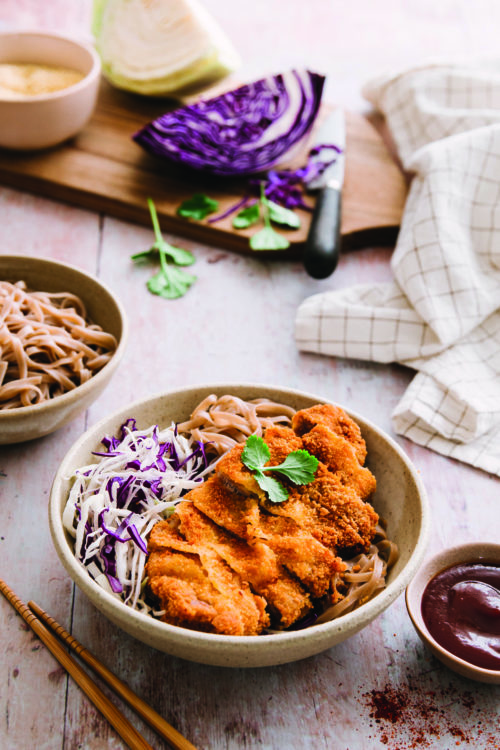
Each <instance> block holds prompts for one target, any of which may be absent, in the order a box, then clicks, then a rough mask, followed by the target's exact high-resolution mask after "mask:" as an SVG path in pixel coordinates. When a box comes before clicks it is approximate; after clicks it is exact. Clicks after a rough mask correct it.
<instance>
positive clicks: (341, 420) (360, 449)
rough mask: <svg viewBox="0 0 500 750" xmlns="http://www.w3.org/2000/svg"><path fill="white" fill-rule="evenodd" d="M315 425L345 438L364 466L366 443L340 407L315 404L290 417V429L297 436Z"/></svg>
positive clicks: (357, 426) (354, 423) (357, 427)
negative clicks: (322, 426) (326, 428)
mask: <svg viewBox="0 0 500 750" xmlns="http://www.w3.org/2000/svg"><path fill="white" fill-rule="evenodd" d="M316 425H324V426H325V427H328V428H329V429H330V430H332V432H334V433H335V434H336V435H340V436H341V437H343V438H345V439H346V440H347V441H348V442H349V443H351V445H352V446H353V448H354V452H355V454H356V458H357V459H358V461H359V463H360V464H361V465H363V464H364V462H365V458H366V443H365V441H364V439H363V437H362V435H361V430H360V428H359V425H358V424H356V422H355V421H354V420H353V419H351V417H350V416H349V415H348V414H347V413H346V412H345V411H344V410H343V409H341V408H340V406H334V405H333V404H316V405H315V406H311V407H310V408H309V409H301V410H300V411H298V412H296V413H295V414H294V416H293V417H292V429H293V430H294V431H295V432H296V433H297V435H300V436H303V435H305V434H306V433H307V432H310V431H311V430H312V429H313V427H315V426H316Z"/></svg>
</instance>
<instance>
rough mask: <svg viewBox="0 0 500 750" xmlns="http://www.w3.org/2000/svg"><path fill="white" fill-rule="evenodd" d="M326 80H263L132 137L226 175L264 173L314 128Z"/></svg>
mask: <svg viewBox="0 0 500 750" xmlns="http://www.w3.org/2000/svg"><path fill="white" fill-rule="evenodd" d="M324 81H325V78H324V76H322V75H319V74H317V73H313V72H311V71H308V70H292V71H289V72H288V73H284V74H279V75H273V76H269V77H267V78H262V79H260V80H258V81H254V82H253V83H249V84H246V85H244V86H240V87H239V88H237V89H235V90H233V91H228V92H227V93H225V94H222V95H220V96H216V97H214V98H213V99H208V100H206V101H200V102H197V103H196V104H192V105H189V106H186V107H180V108H179V109H176V110H174V111H173V112H166V113H165V114H163V115H161V116H160V117H158V118H157V119H156V120H153V121H152V122H151V123H149V124H148V125H146V126H145V127H144V128H142V130H140V131H139V132H138V133H136V134H135V135H134V136H133V138H134V140H135V141H136V142H137V143H138V144H139V145H141V146H142V147H143V148H144V149H145V150H146V151H148V152H149V153H151V154H153V155H154V156H159V157H163V158H165V159H168V160H170V161H174V162H177V163H179V164H183V165H185V166H187V167H192V168H194V169H201V170H204V171H207V172H210V173H211V174H216V175H223V176H235V175H246V174H252V173H255V172H263V171H265V170H267V169H269V168H270V167H271V166H272V165H273V164H275V163H276V162H278V161H279V160H280V159H281V158H282V157H283V156H284V155H285V154H286V153H287V151H288V150H289V149H290V148H291V147H292V146H293V145H294V144H295V143H297V142H298V141H299V140H300V139H301V138H302V137H303V136H304V135H305V134H306V133H308V132H309V130H310V129H311V127H312V125H313V123H314V121H315V119H316V116H317V114H318V110H319V105H320V102H321V96H322V93H323V86H324Z"/></svg>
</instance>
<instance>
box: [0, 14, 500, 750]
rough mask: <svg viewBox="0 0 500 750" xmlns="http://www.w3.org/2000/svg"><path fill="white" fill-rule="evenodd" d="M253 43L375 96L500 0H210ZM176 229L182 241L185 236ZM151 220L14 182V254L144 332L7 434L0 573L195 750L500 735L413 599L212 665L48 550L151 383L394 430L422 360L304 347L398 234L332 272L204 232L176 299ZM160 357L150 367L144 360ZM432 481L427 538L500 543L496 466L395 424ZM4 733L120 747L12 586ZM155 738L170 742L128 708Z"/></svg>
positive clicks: (489, 693) (13, 744)
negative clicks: (320, 411) (97, 295)
mask: <svg viewBox="0 0 500 750" xmlns="http://www.w3.org/2000/svg"><path fill="white" fill-rule="evenodd" d="M206 5H207V6H208V7H209V8H210V9H211V10H212V11H213V13H214V14H215V15H216V16H217V17H218V18H219V19H220V21H221V22H222V23H223V24H224V26H225V28H226V30H227V31H228V32H229V33H230V34H231V36H232V38H233V39H234V42H235V44H236V46H237V47H238V49H239V51H240V53H241V55H242V58H243V67H242V69H241V71H240V77H241V78H242V79H248V80H250V79H251V78H252V77H255V76H258V75H259V74H262V73H266V72H268V71H279V70H284V69H286V68H288V67H291V66H294V65H295V66H299V65H307V66H309V67H310V68H312V69H316V70H319V71H322V72H325V73H327V74H328V85H327V89H326V97H327V99H328V100H330V101H332V102H336V103H340V104H342V105H344V106H346V107H348V108H351V109H358V110H361V109H362V108H363V107H364V104H363V100H362V98H361V94H360V87H361V85H362V83H363V81H364V80H365V79H367V78H368V77H369V76H371V75H372V74H373V73H375V72H376V71H377V70H379V69H382V68H385V67H387V66H394V65H396V66H398V65H407V64H410V63H412V62H415V61H419V60H422V59H424V58H427V57H428V56H430V55H432V56H436V55H440V56H447V55H452V54H453V55H457V54H464V53H465V54H476V53H486V54H488V53H490V54H495V53H497V51H498V27H499V22H500V6H499V5H498V3H497V2H496V1H495V0H478V1H477V2H475V3H471V2H468V1H467V0H441V1H440V2H436V0H378V2H376V3H374V2H371V1H370V0H357V2H354V3H352V2H351V3H342V4H341V3H335V2H333V0H329V1H328V0H308V2H303V1H301V0H288V1H287V2H284V0H280V1H279V0H252V2H251V3H248V4H242V3H235V2H234V1H231V0H206ZM88 18H89V6H88V3H87V2H84V0H72V2H71V3H69V2H67V0H66V1H65V0H47V2H45V3H39V2H36V0H2V3H1V4H0V23H1V24H2V25H12V24H18V25H21V26H24V27H34V26H41V27H45V28H58V29H61V30H64V29H65V30H68V31H73V32H74V31H77V32H80V33H84V32H85V31H86V29H87V27H88ZM172 239H173V240H176V241H178V242H181V243H182V240H180V239H178V238H172ZM151 241H152V233H151V231H149V230H147V229H145V228H140V227H137V226H133V225H129V224H127V223H125V222H122V221H117V220H114V219H111V218H109V217H106V216H100V215H98V214H94V213H90V212H87V211H82V210H78V209H76V208H74V207H70V206H67V205H63V204H59V203H54V202H51V201H49V200H46V199H44V198H43V197H35V196H33V195H28V194H24V193H22V192H17V191H14V190H11V189H7V188H2V187H0V252H2V253H22V254H26V255H41V256H48V257H52V258H55V259H59V260H64V261H69V262H71V263H74V264H76V265H78V266H80V267H82V268H83V269H85V270H86V271H88V272H90V273H93V274H96V275H97V276H98V277H99V278H101V279H103V280H104V281H105V282H106V283H107V284H109V285H110V286H111V287H112V288H113V289H114V290H115V291H116V292H117V294H118V295H119V296H120V298H121V299H122V300H123V302H124V303H125V304H126V305H128V309H129V317H130V329H131V330H130V342H129V345H128V350H127V353H126V356H125V360H124V362H123V364H122V366H121V368H120V371H119V374H117V376H116V377H115V379H114V381H113V383H112V385H111V386H110V387H109V388H108V390H107V391H106V392H105V394H104V395H103V396H102V397H101V398H100V399H99V401H98V402H96V403H95V404H94V406H93V407H92V408H91V409H90V410H89V411H88V412H87V413H86V414H84V415H82V416H81V417H79V418H78V419H76V420H75V421H74V422H73V423H72V424H71V425H69V426H68V427H67V428H65V429H62V430H61V431H59V432H58V433H56V434H54V435H52V436H49V437H47V438H45V439H42V440H39V441H37V442H34V443H27V444H24V445H20V446H12V447H0V514H1V516H0V518H1V527H0V576H1V577H3V578H4V579H5V580H6V581H7V582H8V583H9V585H10V586H11V587H12V588H13V589H14V590H15V591H16V592H17V593H18V595H19V596H20V597H21V598H22V599H23V600H25V601H27V600H28V599H31V598H32V599H34V600H36V601H37V602H38V603H39V604H41V605H42V606H43V607H44V608H45V609H46V610H47V611H49V612H50V613H51V614H52V615H53V616H54V617H56V619H57V620H58V621H59V622H61V623H62V624H64V625H65V626H66V627H67V629H68V630H71V631H72V632H73V633H74V634H75V635H76V637H77V638H79V639H80V640H81V641H82V642H83V643H84V644H85V645H86V646H87V647H89V648H90V649H91V650H92V651H93V652H94V653H95V654H96V655H97V656H98V657H99V658H101V659H102V661H104V662H105V663H106V664H107V665H108V666H109V667H110V668H111V669H113V670H114V671H115V672H116V673H117V674H118V675H119V676H120V677H121V678H122V679H124V680H126V681H127V682H128V683H129V684H130V686H131V687H132V688H133V689H134V690H135V691H136V692H137V693H138V694H139V695H140V696H141V697H143V698H144V699H145V700H146V701H148V702H149V703H150V704H151V705H152V706H153V707H154V708H155V709H156V710H157V711H159V712H160V713H161V714H162V715H163V716H164V717H165V718H166V719H167V720H168V721H169V722H170V723H172V724H173V725H175V726H176V728H177V729H178V730H179V731H180V732H182V733H183V734H184V735H185V736H186V737H188V738H189V739H190V740H191V742H193V743H194V744H195V745H196V746H197V747H199V748H200V749H201V748H203V749H210V750H222V749H231V750H232V749H237V748H252V749H253V748H255V749H257V748H260V749H263V748H265V749H266V750H271V749H272V750H278V749H279V750H285V749H286V748H293V749H294V750H309V748H324V749H325V750H327V749H328V750H330V749H332V750H364V749H365V748H366V749H367V750H368V749H370V750H372V748H374V749H375V750H376V749H377V748H389V749H392V750H396V748H397V749H398V750H404V749H405V748H414V747H429V748H443V749H444V748H455V747H467V748H475V749H481V748H484V749H485V750H486V748H488V749H489V748H495V747H500V744H499V742H500V740H499V737H500V720H499V716H498V705H499V698H500V692H499V689H498V688H494V687H489V686H482V685H480V684H476V683H472V682H468V681H467V680H465V679H461V678H459V677H458V676H455V675H454V674H453V673H452V672H449V671H448V670H446V669H445V668H444V667H442V666H441V665H440V663H438V662H437V661H436V660H434V659H433V658H432V657H431V656H430V655H429V654H428V653H427V652H426V651H425V650H424V649H423V647H422V646H421V644H420V642H419V641H418V639H417V636H416V634H415V632H414V630H413V628H412V625H411V623H410V620H409V618H408V616H407V614H406V610H405V606H404V601H403V597H400V598H399V599H398V601H397V602H396V603H395V604H394V605H393V606H392V607H391V608H390V609H389V610H388V611H387V612H386V613H385V614H384V615H383V616H381V617H379V618H378V619H377V620H376V621H375V622H374V623H373V624H372V625H370V626H369V627H368V628H366V629H365V630H363V631H362V632H361V633H359V634H358V635H356V636H355V637H353V638H352V639H350V640H349V641H347V642H345V643H343V644H341V645H339V646H337V647H336V648H334V649H331V650H330V651H328V652H326V653H323V654H320V655H318V656H316V657H313V658H310V659H307V660H304V661H302V662H297V663H295V664H289V665H284V666H280V667H277V668H266V669H260V670H242V669H237V670H228V669H218V668H214V667H207V666H200V665H197V664H194V663H190V662H187V661H182V660H179V659H176V658H172V657H169V656H167V655H166V654H163V653H159V652H156V651H154V650H152V649H151V648H148V647H146V646H144V645H142V644H140V643H138V642H136V641H135V640H133V639H132V638H131V637H129V636H127V635H126V634H124V633H122V632H120V631H118V630H117V629H116V628H115V627H113V626H112V625H111V624H110V623H109V622H108V621H107V620H106V619H105V618H104V617H103V616H102V615H101V614H99V613H98V612H97V611H96V610H95V609H94V608H93V607H92V605H91V604H90V603H89V602H88V601H87V600H86V598H85V597H84V596H83V595H82V594H81V593H80V592H79V591H78V590H75V589H74V587H73V586H72V584H71V581H70V579H69V578H68V576H67V574H66V573H65V571H64V570H63V568H62V566H61V565H60V563H59V561H58V559H57V557H56V554H55V552H54V550H53V548H52V544H51V540H50V536H49V530H48V524H47V498H48V493H49V488H50V484H51V480H52V477H53V474H54V471H55V469H56V467H57V465H58V463H59V462H60V460H61V458H62V456H63V455H64V454H65V452H66V451H67V449H68V448H69V446H70V445H71V443H72V442H73V441H74V440H75V439H76V438H77V437H78V436H79V435H80V434H81V433H82V431H83V430H85V428H86V427H87V426H88V425H91V424H93V423H94V422H95V421H96V420H97V419H99V418H100V417H103V416H105V415H107V414H109V413H110V412H112V411H113V410H115V409H117V408H118V407H119V406H121V405H122V404H124V403H126V402H128V401H132V400H135V399H138V398H141V397H145V396H147V395H149V394H151V393H152V392H157V391H161V390H165V389H168V388H171V387H176V386H181V385H184V384H194V383H201V382H203V381H228V380H249V379H250V380H254V381H260V382H264V383H266V382H267V383H276V384H283V385H285V386H291V387H297V388H302V389H304V390H307V391H311V392H316V393H319V394H324V396H325V398H329V399H332V400H335V401H338V402H340V403H343V404H345V405H346V406H347V407H349V408H352V409H353V410H354V411H357V412H359V413H361V414H364V415H366V417H367V418H368V419H371V420H372V421H374V422H375V423H377V424H378V425H380V427H382V428H384V429H385V430H387V431H388V432H389V433H390V434H393V433H392V428H391V424H390V413H391V411H392V409H393V407H394V406H395V404H396V403H397V401H398V400H399V398H400V397H401V395H402V393H403V391H404V390H405V388H406V386H407V384H408V383H409V381H410V379H411V377H412V373H411V372H410V371H409V370H406V369H404V368H402V367H398V366H379V365H375V364H370V363H365V362H358V361H346V360H341V359H332V358H323V357H319V356H314V355H305V354H300V353H298V352H297V350H296V347H295V344H294V340H293V321H294V314H295V310H296V308H297V306H298V304H299V303H300V302H301V301H302V300H303V299H304V298H305V297H307V296H308V295H310V294H313V293H315V292H317V291H321V290H325V289H329V288H339V287H343V286H347V285H350V284H353V283H357V282H367V281H371V280H384V279H388V278H389V277H390V270H389V266H388V263H389V259H390V252H391V251H390V249H384V248H366V249H363V250H359V251H356V252H352V253H351V254H345V255H344V256H343V257H342V259H341V262H340V265H339V268H338V270H337V271H336V273H335V275H334V276H333V277H332V278H331V279H329V280H325V281H322V282H317V281H314V280H312V279H310V278H308V277H307V276H306V275H305V273H304V272H303V270H302V268H301V266H300V264H299V263H298V262H289V261H287V262H273V263H268V262H263V261H262V260H261V259H259V258H254V257H241V256H237V255H233V254H230V253H229V252H221V251H220V250H219V249H217V248H213V247H203V246H200V245H198V244H196V243H193V242H184V246H186V247H189V248H190V249H191V250H193V251H194V253H195V255H196V258H197V263H196V267H195V268H196V274H197V275H198V277H199V279H198V281H197V283H196V285H195V286H194V287H193V288H192V290H191V291H190V292H189V293H188V294H187V295H186V297H184V298H183V299H181V300H178V301H175V302H167V301H165V300H162V299H160V298H157V297H153V296H152V295H150V294H148V292H147V291H146V288H145V286H144V282H145V280H146V275H147V271H142V270H139V269H137V268H134V267H133V266H132V264H131V262H130V261H129V256H130V255H131V254H132V253H133V252H137V251H138V250H141V249H145V248H147V247H148V246H149V245H150V244H151ZM148 362H149V363H150V365H151V366H150V367H145V366H144V365H145V363H148ZM396 440H397V441H398V442H399V443H400V444H401V445H402V447H403V448H404V449H405V450H406V451H407V453H408V454H409V455H410V457H411V458H412V460H413V461H414V462H415V464H416V465H417V467H418V468H419V469H420V471H421V474H422V478H423V480H424V482H425V484H426V486H427V490H428V493H429V498H430V503H431V507H432V513H433V524H432V535H431V539H430V544H429V549H428V553H429V554H431V553H432V552H434V551H437V550H439V549H441V548H443V547H445V546H450V545H452V544H455V543H458V542H464V541H469V540H485V541H498V530H499V526H500V524H499V490H500V483H499V481H498V479H497V478H493V477H491V476H488V475H487V474H485V473H482V472H480V471H476V470H474V469H471V468H468V467H467V466H464V465H461V464H459V463H456V462H454V461H452V460H448V459H446V458H443V457H441V456H439V455H437V454H435V453H432V452H429V451H427V450H425V449H423V448H419V447H417V446H415V445H413V444H411V443H409V442H407V441H405V440H403V439H401V438H398V437H397V436H396ZM0 634H1V635H0V748H2V750H28V749H30V750H31V749H32V748H36V750H63V749H64V750H76V749H77V748H78V749H85V750H98V749H100V748H104V747H105V748H123V747H124V745H123V743H122V741H121V740H120V738H119V737H118V736H117V735H116V734H115V732H114V731H113V730H112V729H111V728H110V727H109V726H108V724H107V723H106V721H105V720H103V719H102V717H101V715H100V714H99V713H98V712H97V711H96V710H95V709H94V708H93V706H92V705H91V704H90V703H89V702H88V700H87V699H86V698H85V696H84V695H83V694H82V693H81V692H80V690H79V689H78V688H77V687H76V686H75V685H74V683H73V682H72V681H71V680H69V679H68V678H67V676H66V674H65V673H64V672H63V671H62V669H60V668H59V667H58V665H57V663H56V662H55V661H54V660H53V659H52V657H51V656H50V654H49V653H48V652H47V651H46V650H45V648H44V647H43V646H42V645H41V643H40V642H39V641H38V640H37V639H36V638H35V637H34V636H33V635H32V633H31V632H30V631H29V630H27V628H26V627H25V626H24V624H23V623H22V621H21V620H20V618H19V617H18V616H17V615H16V614H15V613H14V611H13V610H12V609H11V607H10V606H9V605H7V603H6V602H5V601H3V600H1V601H0ZM126 713H127V715H128V716H129V718H131V719H132V720H133V721H134V722H135V723H136V725H137V726H139V727H140V729H141V731H143V732H144V734H145V736H146V737H147V738H148V740H149V741H150V742H151V743H152V744H153V746H154V747H156V748H162V747H163V745H162V744H161V743H159V742H158V740H157V739H156V737H155V736H154V735H153V734H152V733H151V732H150V731H149V730H148V728H146V727H144V726H142V725H141V724H140V722H139V721H138V720H136V719H135V717H134V715H133V714H132V713H131V712H128V711H126Z"/></svg>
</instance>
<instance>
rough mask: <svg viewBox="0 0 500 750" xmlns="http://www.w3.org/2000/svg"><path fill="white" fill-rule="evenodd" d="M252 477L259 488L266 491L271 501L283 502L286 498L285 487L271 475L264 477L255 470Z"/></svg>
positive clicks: (286, 491)
mask: <svg viewBox="0 0 500 750" xmlns="http://www.w3.org/2000/svg"><path fill="white" fill-rule="evenodd" d="M254 477H255V481H256V482H257V484H258V485H259V487H260V488H261V490H264V492H266V493H267V496H268V498H269V500H270V501H271V502H272V503H283V502H284V501H285V500H288V490H287V489H286V487H283V485H282V484H281V482H278V481H277V480H276V479H273V478H272V477H266V476H265V475H264V474H262V473H261V472H260V471H257V472H256V473H255V474H254Z"/></svg>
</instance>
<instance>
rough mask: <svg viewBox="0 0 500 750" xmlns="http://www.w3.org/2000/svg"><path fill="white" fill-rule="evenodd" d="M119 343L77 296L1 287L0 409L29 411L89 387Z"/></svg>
mask: <svg viewBox="0 0 500 750" xmlns="http://www.w3.org/2000/svg"><path fill="white" fill-rule="evenodd" d="M116 345H117V342H116V339H115V337H114V336H112V335H111V334H110V333H105V332H104V331H103V330H102V329H101V328H100V327H99V326H97V325H95V324H92V323H91V322H90V321H89V320H88V318H87V314H86V310H85V306H84V304H83V302H82V300H81V299H80V298H79V297H77V296H76V295H75V294H71V293H69V292H68V293H67V292H62V293H57V294H55V293H49V292H30V291H28V290H27V288H26V284H25V283H24V282H23V281H18V282H17V283H16V284H11V283H9V282H8V281H0V409H15V408H17V407H20V406H29V405H32V404H37V403H40V402H42V401H46V400H48V399H51V398H53V397H54V396H58V395H60V394H62V393H65V392H66V391H69V390H72V389H73V388H76V387H77V386H78V385H81V384H82V383H85V382H86V381H87V380H89V378H91V377H92V375H94V374H95V373H96V372H97V371H98V370H100V369H101V368H102V367H104V365H105V364H106V363H107V362H108V361H109V360H110V359H111V356H112V353H113V351H114V350H115V349H116Z"/></svg>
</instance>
